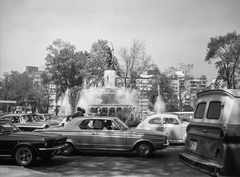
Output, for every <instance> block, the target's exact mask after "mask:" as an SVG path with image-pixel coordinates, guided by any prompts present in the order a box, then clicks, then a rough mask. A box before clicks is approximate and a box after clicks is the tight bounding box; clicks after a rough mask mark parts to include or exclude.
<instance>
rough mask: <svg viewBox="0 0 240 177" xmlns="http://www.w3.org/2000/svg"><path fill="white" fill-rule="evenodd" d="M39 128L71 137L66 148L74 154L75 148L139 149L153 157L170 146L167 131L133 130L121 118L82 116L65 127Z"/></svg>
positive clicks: (81, 149)
mask: <svg viewBox="0 0 240 177" xmlns="http://www.w3.org/2000/svg"><path fill="white" fill-rule="evenodd" d="M35 131H40V132H48V133H58V134H62V135H64V136H67V137H68V139H67V144H68V146H67V147H66V148H64V150H63V151H62V154H63V155H70V154H72V153H73V152H74V150H79V151H85V150H86V151H89V150H97V151H99V150H103V151H135V150H136V152H137V154H138V155H139V156H141V157H149V156H150V155H151V154H152V152H153V151H156V150H162V149H165V148H166V147H167V146H168V141H167V135H166V134H165V133H163V132H157V131H151V130H141V129H129V128H128V127H127V126H126V125H125V124H124V123H123V122H122V121H121V120H120V119H119V118H117V117H97V116H96V117H79V118H74V119H73V120H71V121H70V122H69V123H68V124H66V125H65V126H64V127H59V128H48V129H37V130H35Z"/></svg>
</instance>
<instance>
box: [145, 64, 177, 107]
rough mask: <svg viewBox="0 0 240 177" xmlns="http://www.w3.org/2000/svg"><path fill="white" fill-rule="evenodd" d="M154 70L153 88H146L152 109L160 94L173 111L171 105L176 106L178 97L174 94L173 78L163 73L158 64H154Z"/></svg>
mask: <svg viewBox="0 0 240 177" xmlns="http://www.w3.org/2000/svg"><path fill="white" fill-rule="evenodd" d="M153 70H154V73H155V74H154V76H153V78H152V88H151V89H150V90H146V93H147V97H148V98H149V100H150V109H153V107H154V104H155V103H156V100H157V97H158V96H159V94H160V96H161V97H162V99H163V101H164V103H165V105H166V110H167V111H172V110H171V107H172V106H173V107H175V106H176V105H175V104H176V98H177V97H176V95H175V94H174V90H173V88H172V86H171V80H170V78H169V77H167V75H166V74H164V73H161V72H160V70H159V68H158V67H157V66H156V65H155V66H154V68H153ZM158 89H159V90H158ZM174 105H175V106H174Z"/></svg>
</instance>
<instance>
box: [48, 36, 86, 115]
mask: <svg viewBox="0 0 240 177" xmlns="http://www.w3.org/2000/svg"><path fill="white" fill-rule="evenodd" d="M75 50H76V47H75V46H73V45H71V44H70V43H67V42H64V41H63V40H61V39H57V40H55V41H53V44H52V45H49V46H48V47H47V51H48V54H47V57H46V58H45V60H46V67H47V70H48V72H49V73H50V77H51V80H52V81H53V83H54V84H55V85H56V87H57V88H56V92H57V99H56V100H58V97H60V96H61V95H63V94H64V93H65V92H66V90H67V89H70V103H71V105H72V109H73V110H72V112H74V110H75V107H74V106H75V102H74V98H76V95H75V90H76V87H77V88H80V87H81V86H82V85H83V83H84V78H86V77H87V70H88V68H87V65H86V63H87V61H88V60H89V59H90V54H89V53H88V52H86V51H85V52H82V51H80V52H76V51H75ZM72 90H74V91H73V92H72Z"/></svg>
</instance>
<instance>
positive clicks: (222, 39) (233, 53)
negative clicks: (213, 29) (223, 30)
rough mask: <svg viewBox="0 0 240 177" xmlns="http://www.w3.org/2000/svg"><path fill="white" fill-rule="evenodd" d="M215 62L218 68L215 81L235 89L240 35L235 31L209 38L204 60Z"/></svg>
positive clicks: (238, 66)
mask: <svg viewBox="0 0 240 177" xmlns="http://www.w3.org/2000/svg"><path fill="white" fill-rule="evenodd" d="M212 60H217V61H216V62H215V67H216V68H217V69H218V75H217V78H216V82H219V81H221V80H223V81H225V82H226V83H227V88H229V89H230V88H233V89H236V84H237V82H236V79H237V77H238V74H239V68H240V35H239V34H237V32H236V31H234V32H231V33H227V34H226V35H224V36H218V37H214V38H211V39H210V42H209V43H208V45H207V55H206V58H205V61H207V62H209V63H211V61H212Z"/></svg>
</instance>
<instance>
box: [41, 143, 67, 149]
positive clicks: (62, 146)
mask: <svg viewBox="0 0 240 177" xmlns="http://www.w3.org/2000/svg"><path fill="white" fill-rule="evenodd" d="M66 146H67V144H64V145H60V146H55V147H53V148H39V151H53V150H58V149H62V148H64V147H66Z"/></svg>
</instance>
